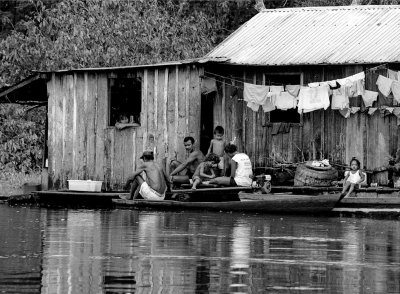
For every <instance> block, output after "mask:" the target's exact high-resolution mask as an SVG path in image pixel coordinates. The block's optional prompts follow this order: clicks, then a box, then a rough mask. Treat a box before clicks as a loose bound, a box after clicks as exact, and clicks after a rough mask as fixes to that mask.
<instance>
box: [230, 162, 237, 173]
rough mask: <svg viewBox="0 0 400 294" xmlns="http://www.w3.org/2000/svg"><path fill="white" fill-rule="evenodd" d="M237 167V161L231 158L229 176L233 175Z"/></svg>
mask: <svg viewBox="0 0 400 294" xmlns="http://www.w3.org/2000/svg"><path fill="white" fill-rule="evenodd" d="M236 169H237V162H236V161H234V160H232V159H231V178H234V177H235V174H236Z"/></svg>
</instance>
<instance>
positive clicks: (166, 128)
mask: <svg viewBox="0 0 400 294" xmlns="http://www.w3.org/2000/svg"><path fill="white" fill-rule="evenodd" d="M168 70H169V69H168V67H167V68H165V76H164V97H163V98H164V101H163V105H164V109H163V125H164V144H165V148H164V158H165V157H168V124H167V108H168V74H169V71H168Z"/></svg>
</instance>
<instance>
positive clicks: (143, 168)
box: [124, 165, 146, 190]
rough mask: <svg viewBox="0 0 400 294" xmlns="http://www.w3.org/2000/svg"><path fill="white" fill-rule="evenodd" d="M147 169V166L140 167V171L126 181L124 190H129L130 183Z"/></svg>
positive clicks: (136, 171)
mask: <svg viewBox="0 0 400 294" xmlns="http://www.w3.org/2000/svg"><path fill="white" fill-rule="evenodd" d="M145 169H146V166H144V165H141V166H139V167H138V169H137V170H135V171H134V172H133V174H132V175H131V176H130V177H128V179H127V180H126V183H125V186H124V189H125V190H126V189H128V188H129V185H130V183H132V182H133V181H134V180H135V178H136V177H137V176H138V175H140V174H141V173H142V172H144V170H145Z"/></svg>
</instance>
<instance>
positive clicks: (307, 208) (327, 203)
mask: <svg viewBox="0 0 400 294" xmlns="http://www.w3.org/2000/svg"><path fill="white" fill-rule="evenodd" d="M339 197H340V193H334V194H326V195H313V196H310V195H293V194H288V193H286V194H285V193H282V194H266V195H265V194H255V193H243V192H241V193H239V199H240V200H237V201H221V202H200V201H190V202H188V201H184V202H182V201H174V200H160V201H155V200H125V199H113V200H112V201H113V203H114V204H115V205H116V207H118V208H131V209H156V210H189V209H193V210H210V211H239V212H259V213H291V214H320V213H323V212H328V211H331V210H332V209H333V208H334V206H335V204H336V203H337V201H338V200H339Z"/></svg>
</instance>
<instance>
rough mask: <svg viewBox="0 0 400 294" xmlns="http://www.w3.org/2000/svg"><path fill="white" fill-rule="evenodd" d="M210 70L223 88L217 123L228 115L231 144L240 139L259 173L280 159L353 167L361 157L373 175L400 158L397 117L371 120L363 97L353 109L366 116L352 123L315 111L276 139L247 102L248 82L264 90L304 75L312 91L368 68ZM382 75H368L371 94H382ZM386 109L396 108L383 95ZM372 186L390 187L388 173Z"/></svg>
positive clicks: (263, 116)
mask: <svg viewBox="0 0 400 294" xmlns="http://www.w3.org/2000/svg"><path fill="white" fill-rule="evenodd" d="M370 67H372V66H370ZM205 70H206V72H207V71H208V72H211V73H213V74H215V76H214V77H215V78H216V79H217V80H218V84H219V85H221V86H220V87H219V90H218V94H217V97H218V98H217V99H216V100H215V105H214V111H215V113H214V118H220V117H222V113H223V112H224V114H225V120H224V122H222V125H223V126H224V128H225V131H226V140H228V141H229V140H231V139H232V138H234V137H236V138H237V145H238V148H239V150H240V151H244V152H247V154H248V155H249V156H250V158H251V159H252V160H253V162H254V165H255V167H263V166H270V165H271V164H273V162H274V160H280V159H284V160H286V161H289V162H300V161H303V160H314V159H317V160H319V159H325V158H328V159H329V160H330V161H331V162H335V163H338V164H349V162H350V160H351V158H352V157H357V158H358V159H359V160H360V162H361V166H362V167H364V168H366V169H369V170H372V169H374V168H376V167H379V166H382V165H385V164H387V162H388V158H389V157H390V156H395V153H396V150H397V149H398V148H399V147H400V142H399V140H398V137H399V128H398V126H397V118H396V117H395V116H394V115H387V116H383V115H382V114H380V113H379V111H377V112H375V114H374V115H372V116H371V115H368V113H367V112H366V109H365V107H364V104H363V101H362V98H361V97H358V98H351V100H350V106H356V107H361V110H362V112H358V113H356V114H352V115H351V116H350V117H349V118H348V119H346V118H344V117H343V116H342V115H341V114H340V113H339V111H337V110H331V109H330V108H328V109H327V110H318V111H313V112H311V113H306V114H303V115H302V123H301V124H299V125H293V126H292V127H291V130H290V133H288V134H278V135H272V134H271V127H268V126H270V125H271V124H268V123H269V115H268V113H267V114H264V113H263V111H262V110H261V109H260V110H259V111H258V112H253V111H251V110H250V109H248V108H247V107H246V104H245V103H244V102H243V81H246V82H249V83H254V84H263V83H265V75H266V74H273V73H284V72H285V71H286V72H297V71H298V72H301V73H302V79H303V84H304V85H307V84H308V83H311V82H319V81H324V80H325V81H329V80H333V79H339V78H343V77H346V76H350V75H353V74H355V73H358V72H361V71H362V70H363V67H362V66H360V65H358V66H351V65H349V66H309V67H297V68H296V67H290V68H288V67H286V68H285V67H280V68H279V67H272V68H264V67H257V68H251V67H238V66H223V65H219V66H212V67H210V68H206V69H205ZM379 74H382V75H384V76H386V69H383V70H377V71H373V72H367V76H366V89H369V90H373V91H378V90H377V86H376V80H377V78H378V75H379ZM206 76H212V75H211V74H208V75H207V74H206ZM263 76H264V81H263ZM232 93H235V95H232ZM223 101H224V104H223ZM222 105H225V107H224V108H223V107H222ZM381 105H388V106H396V105H395V104H393V98H392V97H391V96H389V99H385V98H384V97H383V96H382V95H381V94H379V98H378V102H375V104H374V105H373V106H374V107H379V106H381ZM214 122H215V124H216V123H220V120H217V119H214ZM300 150H301V151H300ZM269 159H273V160H269ZM371 181H376V182H378V183H380V184H386V183H387V173H379V174H376V175H374V176H373V177H372V178H371Z"/></svg>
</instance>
